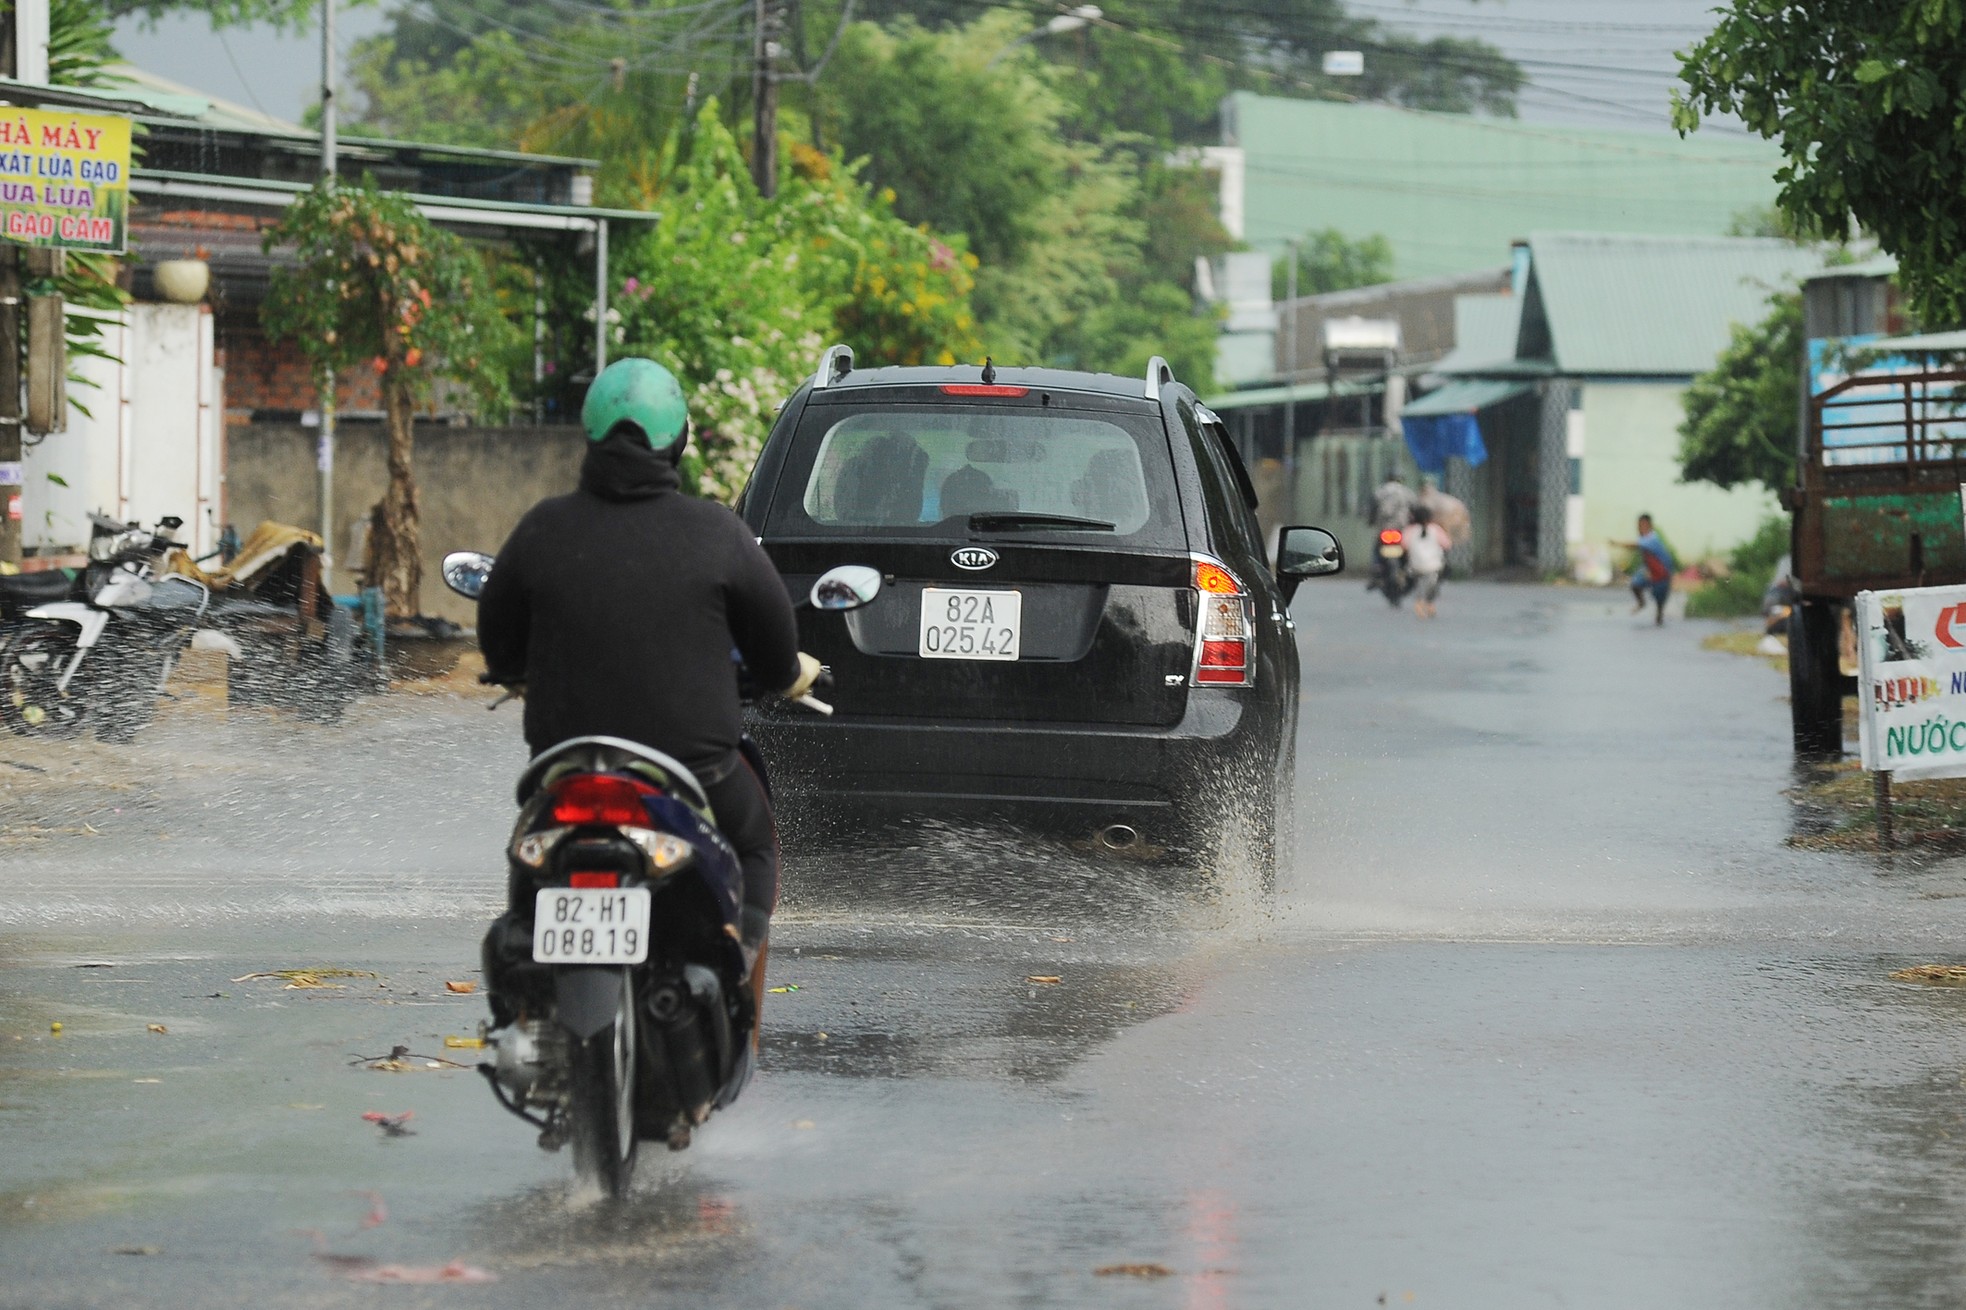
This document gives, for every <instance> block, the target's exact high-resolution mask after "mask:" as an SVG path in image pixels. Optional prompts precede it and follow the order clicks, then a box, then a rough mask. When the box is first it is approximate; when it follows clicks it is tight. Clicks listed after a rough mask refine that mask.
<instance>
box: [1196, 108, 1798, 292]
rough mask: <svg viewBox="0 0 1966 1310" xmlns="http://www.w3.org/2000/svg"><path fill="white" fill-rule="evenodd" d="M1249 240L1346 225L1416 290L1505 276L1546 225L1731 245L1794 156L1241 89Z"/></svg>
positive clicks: (1229, 117)
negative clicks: (1517, 253)
mask: <svg viewBox="0 0 1966 1310" xmlns="http://www.w3.org/2000/svg"><path fill="white" fill-rule="evenodd" d="M1224 109H1225V125H1226V126H1227V127H1228V129H1229V133H1230V135H1231V136H1232V138H1233V139H1232V141H1231V144H1235V145H1239V146H1241V147H1242V149H1243V153H1244V157H1245V166H1246V170H1247V172H1246V183H1245V190H1244V214H1245V233H1244V235H1245V237H1246V239H1247V240H1248V241H1249V243H1250V244H1251V245H1252V246H1255V247H1257V248H1258V249H1262V250H1266V251H1269V252H1271V253H1276V252H1278V251H1280V250H1281V248H1282V245H1283V242H1284V241H1285V240H1286V239H1287V238H1289V237H1293V236H1298V235H1301V234H1302V233H1304V232H1306V231H1308V230H1311V229H1314V228H1325V227H1335V228H1337V229H1338V230H1339V231H1341V232H1343V233H1345V234H1346V235H1347V236H1351V237H1365V236H1370V235H1372V234H1373V233H1383V234H1384V235H1385V236H1386V237H1387V239H1388V240H1390V241H1391V242H1392V246H1393V253H1394V257H1395V260H1396V262H1397V267H1398V276H1400V277H1402V278H1410V277H1424V276H1430V275H1437V274H1444V273H1458V272H1463V271H1467V270H1471V269H1479V268H1488V267H1492V266H1493V265H1494V264H1495V262H1496V261H1497V260H1498V259H1500V258H1501V257H1502V256H1503V255H1504V254H1505V253H1506V252H1507V251H1508V248H1509V244H1510V243H1511V242H1512V241H1515V240H1519V239H1520V238H1522V237H1523V236H1525V235H1527V234H1528V233H1529V232H1531V231H1534V230H1537V229H1547V228H1561V229H1566V230H1568V229H1575V230H1581V231H1599V232H1641V233H1644V232H1650V233H1684V234H1688V235H1701V234H1704V235H1713V236H1718V235H1720V234H1722V233H1724V232H1726V231H1727V228H1728V224H1729V222H1730V220H1731V219H1732V218H1733V217H1734V215H1736V214H1737V213H1739V212H1740V211H1741V210H1743V209H1748V208H1751V207H1759V206H1764V205H1767V204H1768V203H1770V202H1771V201H1772V200H1773V199H1774V198H1775V189H1776V188H1775V179H1774V173H1775V170H1776V168H1777V167H1779V166H1780V164H1781V155H1780V152H1779V151H1778V150H1777V149H1776V147H1775V146H1773V145H1772V144H1770V143H1768V142H1766V141H1763V140H1761V139H1760V138H1759V137H1743V136H1736V135H1727V134H1724V133H1723V132H1721V131H1718V130H1714V131H1702V132H1696V133H1694V134H1693V135H1692V136H1690V137H1687V138H1685V139H1683V140H1682V139H1681V138H1679V137H1677V136H1675V135H1673V134H1672V133H1671V132H1668V131H1665V130H1659V131H1653V132H1625V131H1616V130H1612V129H1606V128H1586V127H1569V126H1559V125H1553V124H1538V123H1523V122H1519V121H1517V120H1515V119H1505V118H1485V117H1479V116H1475V115H1467V114H1431V113H1421V112H1419V111H1416V110H1408V109H1399V108H1394V107H1392V106H1387V105H1355V104H1335V103H1330V102H1326V101H1316V100H1290V99H1283V98H1280V97H1274V96H1260V95H1255V94H1253V93H1249V92H1240V93H1238V94H1236V95H1233V96H1231V97H1230V98H1229V100H1228V101H1227V103H1226V104H1225V106H1224Z"/></svg>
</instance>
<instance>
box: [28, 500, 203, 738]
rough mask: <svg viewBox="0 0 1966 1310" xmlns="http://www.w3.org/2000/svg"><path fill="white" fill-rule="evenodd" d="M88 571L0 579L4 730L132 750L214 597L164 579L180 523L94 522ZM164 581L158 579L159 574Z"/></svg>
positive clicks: (169, 576) (189, 583)
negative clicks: (87, 739) (86, 731)
mask: <svg viewBox="0 0 1966 1310" xmlns="http://www.w3.org/2000/svg"><path fill="white" fill-rule="evenodd" d="M89 522H90V525H91V529H92V532H91V536H90V539H89V565H88V568H87V569H86V570H84V571H82V572H81V573H79V574H71V573H68V572H66V571H64V570H49V571H47V572H44V573H38V574H31V573H23V574H19V575H15V576H12V577H5V578H0V617H4V619H5V620H6V622H5V625H4V627H3V628H0V722H4V723H5V724H6V726H7V727H8V728H10V729H11V730H13V731H14V732H18V733H31V734H42V735H47V736H73V735H74V734H76V733H78V732H80V731H81V730H82V729H83V728H84V727H85V726H88V725H89V724H91V723H93V724H94V726H95V730H96V736H97V737H99V738H100V739H102V740H103V741H111V742H125V741H128V740H130V738H131V737H133V736H135V735H136V733H137V732H138V730H140V729H141V728H143V727H144V725H146V724H148V723H149V722H150V718H151V715H152V714H153V713H155V711H156V707H157V698H158V697H159V696H160V695H162V694H163V691H164V684H165V682H167V681H168V680H169V678H170V676H171V669H172V667H173V666H174V665H175V664H176V663H177V659H178V656H179V655H180V654H182V653H183V651H184V648H185V646H186V644H187V643H188V642H190V640H191V637H192V634H193V632H194V630H195V629H196V628H197V626H198V621H199V619H200V617H201V616H202V615H203V614H204V612H205V607H206V605H207V604H209V603H210V600H211V592H210V591H209V590H208V589H207V588H206V587H205V585H204V584H203V583H201V582H197V581H194V580H193V579H190V578H187V577H183V576H180V575H178V574H174V573H165V572H163V569H162V567H161V566H162V564H163V561H164V559H165V557H166V556H167V555H169V554H170V553H171V552H173V551H177V550H181V549H182V548H183V543H182V542H180V541H178V540H177V539H176V537H174V536H173V535H172V534H173V533H175V532H176V531H177V530H178V528H180V527H182V526H183V525H184V520H182V519H179V518H164V519H159V520H158V523H157V527H156V528H155V529H154V530H152V529H145V528H142V527H139V526H138V525H136V524H134V523H123V522H119V521H118V520H116V519H111V518H105V517H103V516H102V515H99V514H91V515H90V516H89ZM160 574H161V576H160Z"/></svg>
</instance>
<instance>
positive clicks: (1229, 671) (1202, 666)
mask: <svg viewBox="0 0 1966 1310" xmlns="http://www.w3.org/2000/svg"><path fill="white" fill-rule="evenodd" d="M1195 590H1197V591H1199V592H1200V593H1201V625H1200V626H1201V632H1200V634H1199V638H1200V640H1199V645H1198V646H1197V648H1196V651H1195V676H1194V680H1193V681H1194V684H1195V685H1196V686H1198V687H1247V686H1249V685H1250V684H1251V683H1253V682H1254V681H1255V680H1256V670H1255V668H1254V666H1252V665H1251V663H1250V660H1249V640H1250V634H1249V595H1248V593H1247V592H1245V591H1244V590H1243V589H1242V583H1241V582H1240V581H1238V580H1237V578H1236V575H1235V574H1233V573H1231V572H1229V571H1228V570H1227V569H1225V568H1223V567H1222V566H1221V565H1220V564H1216V563H1214V562H1213V561H1210V560H1196V561H1195Z"/></svg>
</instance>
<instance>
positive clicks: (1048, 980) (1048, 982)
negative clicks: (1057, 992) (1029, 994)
mask: <svg viewBox="0 0 1966 1310" xmlns="http://www.w3.org/2000/svg"><path fill="white" fill-rule="evenodd" d="M1024 981H1025V982H1027V983H1036V984H1037V985H1038V986H1040V987H1056V986H1057V985H1058V984H1059V983H1062V982H1064V981H1065V980H1064V979H1063V978H1061V977H1059V976H1058V975H1057V974H1055V973H1034V974H1032V975H1030V976H1029V977H1028V978H1026V979H1025V980H1024Z"/></svg>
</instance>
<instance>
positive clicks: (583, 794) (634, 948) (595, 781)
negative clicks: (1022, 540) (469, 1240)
mask: <svg viewBox="0 0 1966 1310" xmlns="http://www.w3.org/2000/svg"><path fill="white" fill-rule="evenodd" d="M492 567H493V561H492V559H491V557H490V556H487V555H480V554H476V553H470V552H461V553H458V554H454V555H450V556H448V557H447V558H446V559H445V560H444V569H443V573H444V581H445V583H446V584H447V585H449V586H450V588H451V589H452V590H453V591H455V592H457V593H458V594H459V595H461V596H465V597H467V598H469V599H473V600H475V599H477V597H478V595H479V593H480V592H481V591H482V590H483V589H484V585H485V580H486V579H487V578H488V577H489V576H490V574H491V569H492ZM880 587H881V575H880V574H879V572H877V571H876V570H874V569H871V568H866V567H864V566H859V565H847V566H843V567H841V568H836V569H834V570H832V571H831V572H829V573H827V574H826V575H825V576H824V577H822V578H820V579H819V580H818V581H817V582H816V583H814V584H813V588H812V592H811V595H810V597H809V603H810V604H812V605H813V606H815V607H817V608H819V609H826V610H851V609H858V608H859V607H861V606H863V605H866V604H867V603H869V602H870V601H872V600H873V599H874V598H875V596H877V595H878V594H879V592H880ZM516 690H517V689H513V690H512V694H516ZM502 699H503V698H501V702H500V703H502ZM799 700H800V701H801V702H802V703H804V704H806V705H807V707H808V708H811V709H814V710H816V711H819V712H821V713H831V712H832V711H831V708H830V707H829V706H826V705H825V704H823V703H822V702H820V701H817V700H815V699H813V698H812V697H810V696H803V697H800V698H799ZM746 745H747V747H749V743H746ZM750 749H752V750H753V751H754V750H755V748H750ZM753 763H754V765H761V764H762V761H761V760H757V759H755V758H754V759H753ZM760 776H763V773H762V769H760ZM518 799H519V805H520V810H519V819H518V822H517V824H516V825H515V826H514V827H513V830H512V838H511V842H510V844H509V846H508V848H507V853H508V862H509V872H508V879H507V895H508V908H507V910H506V912H505V913H504V914H503V915H501V916H500V917H499V918H498V919H497V920H495V921H494V922H493V923H492V926H491V930H490V931H489V932H487V933H486V935H485V941H484V970H485V981H486V989H487V992H488V994H489V995H488V999H489V1000H490V1002H491V1007H492V1018H491V1022H490V1024H488V1025H486V1027H485V1029H484V1034H485V1039H486V1041H487V1043H488V1044H489V1045H490V1046H491V1048H492V1049H493V1051H494V1052H495V1056H494V1058H493V1059H492V1060H491V1061H490V1062H488V1063H485V1064H481V1065H479V1066H478V1070H479V1072H480V1073H482V1074H483V1075H484V1076H485V1078H486V1081H487V1082H489V1083H490V1084H491V1088H492V1092H493V1094H494V1095H496V1096H497V1097H498V1101H499V1104H501V1105H503V1106H504V1107H505V1108H506V1109H507V1110H510V1111H511V1112H512V1113H513V1114H515V1115H517V1116H519V1117H520V1118H521V1119H524V1120H525V1121H526V1122H527V1123H529V1124H532V1125H534V1126H535V1127H537V1128H538V1129H539V1145H540V1146H541V1147H543V1148H544V1149H546V1150H549V1151H557V1150H558V1149H559V1148H560V1147H561V1146H563V1145H565V1144H568V1143H571V1144H572V1146H573V1158H574V1169H575V1172H576V1173H577V1174H578V1175H580V1177H581V1178H582V1179H583V1180H585V1181H588V1182H591V1183H593V1184H596V1185H598V1186H599V1187H600V1189H601V1190H602V1191H604V1192H605V1193H606V1194H607V1195H609V1196H619V1195H621V1193H622V1192H623V1191H625V1190H626V1189H627V1186H628V1180H629V1177H630V1175H631V1174H632V1173H633V1171H634V1165H635V1156H636V1148H637V1146H638V1144H639V1143H640V1142H642V1141H661V1142H665V1143H667V1145H668V1147H669V1149H671V1150H681V1149H683V1148H684V1147H686V1146H688V1145H689V1141H690V1136H691V1133H692V1131H693V1130H694V1129H695V1128H697V1127H698V1126H700V1125H702V1124H703V1123H704V1122H705V1121H706V1120H707V1119H708V1118H709V1117H710V1114H711V1112H712V1111H714V1110H717V1109H720V1108H722V1107H723V1106H726V1105H729V1104H730V1103H731V1102H732V1101H734V1100H736V1099H737V1096H738V1093H739V1092H741V1091H742V1090H743V1088H744V1085H745V1084H746V1083H747V1082H748V1081H749V1080H750V1077H751V1070H752V1060H753V1045H752V1035H753V1033H754V1032H755V1030H756V1026H757V1013H756V1010H755V1005H754V1001H753V997H752V994H751V990H750V988H749V987H748V986H746V985H745V984H746V976H747V973H748V970H749V962H748V961H747V960H746V958H745V952H744V949H743V947H742V946H741V945H740V943H739V936H738V912H739V907H740V905H741V903H742V891H743V875H742V873H741V872H740V870H739V868H738V863H737V856H736V854H735V852H734V851H733V850H732V849H731V846H730V844H729V843H728V842H727V841H725V839H724V837H723V835H722V834H721V833H719V832H718V831H717V827H716V817H715V815H714V814H712V813H711V810H710V804H709V801H708V799H707V798H706V796H705V795H704V791H703V788H702V786H701V785H700V784H699V783H698V782H697V780H696V778H695V777H694V776H693V775H692V774H691V773H690V771H689V769H688V768H686V767H685V766H684V765H682V764H681V763H680V762H678V761H677V760H674V759H672V758H670V757H669V756H668V755H665V754H663V753H662V752H661V751H658V750H652V749H650V748H649V747H647V746H643V745H639V744H637V743H635V742H631V741H625V740H622V739H620V738H616V737H580V738H576V739H574V740H572V741H567V742H562V743H560V744H559V745H557V746H555V747H553V748H552V749H551V750H548V751H545V752H543V753H541V754H540V755H539V756H538V757H537V758H535V759H534V760H533V761H532V762H531V763H530V764H529V765H527V766H526V770H525V772H524V773H523V774H521V775H520V778H519V795H518Z"/></svg>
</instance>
